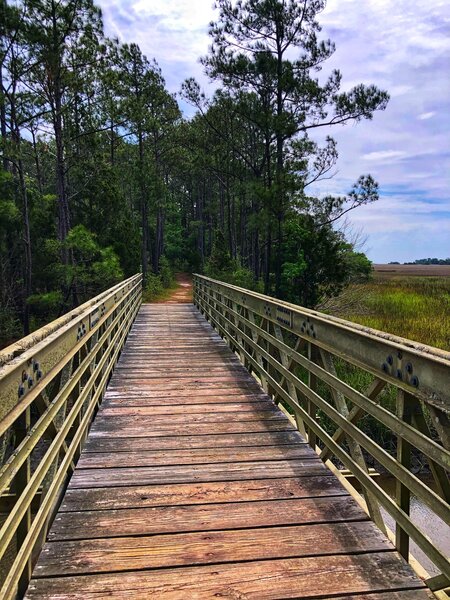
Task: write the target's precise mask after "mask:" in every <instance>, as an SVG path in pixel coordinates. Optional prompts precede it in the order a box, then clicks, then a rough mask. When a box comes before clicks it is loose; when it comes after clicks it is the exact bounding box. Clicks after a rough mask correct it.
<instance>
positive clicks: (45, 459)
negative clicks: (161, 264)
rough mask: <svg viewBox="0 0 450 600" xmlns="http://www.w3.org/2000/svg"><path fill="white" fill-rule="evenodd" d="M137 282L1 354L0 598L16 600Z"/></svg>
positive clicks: (126, 320)
mask: <svg viewBox="0 0 450 600" xmlns="http://www.w3.org/2000/svg"><path fill="white" fill-rule="evenodd" d="M141 282H142V276H141V275H135V276H134V277H131V278H130V279H128V280H126V281H124V282H122V283H120V284H118V285H116V286H114V287H113V288H111V289H109V290H107V291H106V292H103V293H102V294H100V295H99V296H97V297H96V298H94V299H92V300H90V301H89V302H87V303H86V304H84V305H83V306H80V307H79V308H78V309H76V310H74V311H72V312H70V313H68V314H67V315H64V316H63V317H61V318H60V319H58V320H56V321H54V322H53V323H50V325H47V326H46V327H44V328H42V329H40V330H39V331H37V332H35V333H33V334H32V335H30V336H28V337H27V338H24V339H23V340H21V341H20V342H18V343H16V344H13V345H12V346H9V347H8V348H6V349H5V350H3V351H1V352H0V398H1V402H0V501H1V504H2V506H1V508H0V511H1V513H2V514H3V518H2V520H1V527H0V577H1V579H2V582H1V583H2V585H1V591H0V598H2V599H9V598H14V597H15V596H16V595H19V596H21V595H22V594H23V593H24V591H25V590H26V587H27V585H28V582H29V580H30V576H31V570H32V567H33V564H34V562H35V559H36V557H37V554H38V553H39V551H40V549H41V547H42V544H43V542H44V541H45V537H46V532H47V529H48V526H49V524H50V523H51V520H52V517H53V516H54V514H55V509H56V508H57V506H58V503H59V500H60V499H61V497H62V494H63V493H64V489H65V485H66V483H67V480H68V478H69V477H70V475H71V473H72V471H73V469H74V465H75V463H76V461H77V458H78V456H79V454H80V451H81V448H82V446H83V443H84V440H85V438H86V435H87V433H88V430H89V426H90V424H91V422H92V419H93V417H94V415H95V412H96V409H97V407H98V406H99V403H100V402H101V400H102V397H103V393H104V390H105V388H106V385H107V382H108V380H109V377H110V375H111V372H112V370H113V369H114V365H115V364H116V362H117V358H118V356H119V354H120V351H121V349H122V347H123V345H124V343H125V340H126V337H127V334H128V331H129V329H130V327H131V325H132V323H133V321H134V318H135V316H136V313H137V311H138V309H139V306H140V303H141V297H142V283H141Z"/></svg>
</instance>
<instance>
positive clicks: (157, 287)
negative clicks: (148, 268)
mask: <svg viewBox="0 0 450 600" xmlns="http://www.w3.org/2000/svg"><path fill="white" fill-rule="evenodd" d="M163 290H164V286H163V284H162V281H161V277H160V276H159V275H155V273H149V274H148V275H147V283H146V285H145V289H144V293H143V301H144V302H153V300H155V299H156V298H158V296H160V295H161V294H162V292H163Z"/></svg>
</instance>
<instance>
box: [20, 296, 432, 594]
mask: <svg viewBox="0 0 450 600" xmlns="http://www.w3.org/2000/svg"><path fill="white" fill-rule="evenodd" d="M423 587H424V586H423V584H422V582H421V581H420V580H418V579H417V578H416V577H415V576H414V575H413V572H412V571H411V569H410V568H409V567H408V566H407V565H406V563H404V561H402V560H401V559H400V558H399V556H398V555H397V553H396V552H395V551H394V549H393V547H392V546H391V545H390V544H389V542H387V541H386V540H385V539H384V537H383V536H382V535H381V534H380V533H379V531H378V530H377V529H376V527H375V526H374V525H373V524H372V522H371V521H368V519H367V517H366V515H365V513H364V512H363V511H362V510H361V509H360V508H359V507H358V505H357V504H356V502H355V501H354V500H353V499H352V498H351V496H349V495H348V494H347V493H346V491H345V490H344V488H343V487H341V485H340V483H339V482H338V480H337V479H336V478H335V477H334V475H332V473H331V472H330V471H329V470H327V469H326V467H325V466H324V465H323V464H322V463H321V462H320V460H319V459H318V457H317V456H316V454H314V453H313V452H312V450H311V449H310V448H309V446H307V445H306V444H305V443H304V442H303V440H302V438H301V437H300V436H299V434H298V433H297V432H296V431H295V430H294V428H293V426H292V425H291V423H290V421H289V420H288V419H287V418H286V417H285V415H284V414H283V413H282V412H281V411H280V410H279V409H278V408H277V407H276V406H275V405H274V404H273V403H272V401H271V400H270V399H269V398H268V396H266V395H265V394H264V393H263V392H262V390H261V388H260V387H259V386H258V385H257V383H256V382H255V381H254V379H253V378H252V377H251V376H250V375H249V374H248V373H247V371H246V370H245V369H244V368H243V367H242V366H241V365H240V363H239V361H238V359H237V358H236V357H235V356H234V355H233V354H232V353H231V351H230V350H229V349H228V347H227V346H226V344H225V343H224V342H223V341H222V339H221V338H220V337H219V336H218V335H217V334H216V333H215V332H214V330H213V329H212V328H211V327H210V325H209V324H208V323H207V322H206V321H205V320H204V319H203V317H201V315H200V314H199V313H198V312H197V311H196V309H195V308H194V307H193V306H192V305H164V304H159V305H144V306H143V307H142V309H141V311H140V313H139V315H138V318H137V320H136V323H135V324H134V326H133V329H132V331H131V333H130V336H129V338H128V341H127V344H126V347H125V349H124V352H123V354H122V356H121V359H120V361H119V364H118V366H117V368H116V371H115V373H114V376H113V378H112V380H111V382H110V385H109V387H108V391H107V393H106V397H105V400H104V402H103V404H102V406H101V408H100V411H99V413H98V415H97V418H96V420H95V422H94V424H93V426H92V429H91V432H90V435H89V438H88V441H87V444H86V447H85V449H84V451H83V453H82V455H81V458H80V460H79V462H78V465H77V468H76V471H75V473H74V475H73V477H72V479H71V482H70V485H69V488H68V490H67V493H66V495H65V498H64V501H63V503H62V505H61V507H60V510H59V513H58V515H57V517H56V519H55V521H54V523H53V526H52V528H51V531H50V533H49V538H48V542H47V544H46V545H45V547H44V549H43V551H42V553H41V556H40V559H39V561H38V564H37V566H36V568H35V570H34V576H33V579H32V582H31V584H30V588H29V590H28V594H27V597H28V598H33V599H34V598H58V599H63V598H72V599H73V598H79V599H83V600H86V599H89V598H96V599H99V598H106V597H107V598H127V599H129V600H130V599H143V598H150V597H154V598H158V599H159V598H164V599H166V598H167V599H168V598H170V599H175V598H179V599H183V600H184V599H189V598H195V599H202V598H230V599H231V598H232V599H244V598H246V599H247V598H252V599H258V600H259V599H263V598H331V597H332V598H346V599H347V600H349V599H351V598H354V599H355V600H356V598H358V599H359V600H361V599H367V600H381V599H383V600H394V599H399V600H400V599H403V600H419V599H420V598H427V594H426V592H425V591H424V589H423Z"/></svg>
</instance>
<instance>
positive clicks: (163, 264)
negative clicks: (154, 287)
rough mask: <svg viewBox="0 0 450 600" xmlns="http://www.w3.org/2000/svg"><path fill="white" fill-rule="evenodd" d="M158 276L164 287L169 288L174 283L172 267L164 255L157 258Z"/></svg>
mask: <svg viewBox="0 0 450 600" xmlns="http://www.w3.org/2000/svg"><path fill="white" fill-rule="evenodd" d="M159 277H160V279H161V283H162V285H163V287H165V288H170V287H172V286H173V284H174V283H175V277H174V275H173V271H172V267H171V266H170V263H169V261H168V260H167V258H166V257H165V256H161V258H160V259H159Z"/></svg>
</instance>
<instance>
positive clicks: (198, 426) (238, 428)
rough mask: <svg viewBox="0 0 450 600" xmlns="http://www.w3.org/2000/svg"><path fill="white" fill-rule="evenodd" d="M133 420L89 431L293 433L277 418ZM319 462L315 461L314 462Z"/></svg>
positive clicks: (107, 434)
mask: <svg viewBox="0 0 450 600" xmlns="http://www.w3.org/2000/svg"><path fill="white" fill-rule="evenodd" d="M149 427H150V425H149V424H147V427H145V426H143V425H142V423H139V420H135V421H134V423H128V424H127V426H125V425H124V424H119V423H116V422H115V420H114V419H108V421H107V422H105V421H100V422H98V423H97V425H96V424H95V423H94V426H93V427H92V429H91V432H90V435H91V436H94V437H111V436H113V435H115V434H116V433H120V436H121V437H159V436H168V435H179V436H184V435H187V436H192V435H196V436H203V435H210V434H221V433H263V432H269V431H294V429H295V428H294V426H293V425H292V423H291V422H290V421H289V420H288V419H285V420H283V419H277V420H273V421H243V422H240V421H228V422H224V423H214V422H213V423H184V424H183V423H178V424H175V423H172V422H171V419H170V420H169V419H167V421H166V423H162V424H158V425H156V424H155V425H153V426H151V428H150V429H149ZM318 460H319V459H318Z"/></svg>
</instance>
